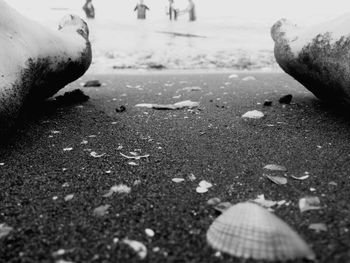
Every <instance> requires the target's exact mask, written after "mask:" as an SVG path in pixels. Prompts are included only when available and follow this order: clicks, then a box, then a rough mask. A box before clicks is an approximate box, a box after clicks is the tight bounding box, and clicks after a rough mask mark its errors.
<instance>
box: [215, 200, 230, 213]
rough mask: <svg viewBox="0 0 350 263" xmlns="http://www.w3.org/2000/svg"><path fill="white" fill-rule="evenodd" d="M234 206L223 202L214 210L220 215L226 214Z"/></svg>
mask: <svg viewBox="0 0 350 263" xmlns="http://www.w3.org/2000/svg"><path fill="white" fill-rule="evenodd" d="M231 206H232V204H231V203H230V202H221V203H219V204H217V205H216V206H214V209H215V210H216V211H218V212H220V213H223V212H225V211H226V210H227V209H229V208H230V207H231Z"/></svg>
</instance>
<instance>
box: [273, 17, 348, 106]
mask: <svg viewBox="0 0 350 263" xmlns="http://www.w3.org/2000/svg"><path fill="white" fill-rule="evenodd" d="M349 26H350V17H349V14H344V15H342V16H340V17H338V18H336V19H333V20H331V21H327V22H324V23H322V24H319V25H312V26H308V27H299V26H297V25H295V24H293V23H291V22H290V21H288V20H286V19H281V20H279V21H277V22H276V23H275V24H274V25H273V26H272V28H271V36H272V38H273V40H274V42H275V48H274V53H275V58H276V61H277V62H278V64H279V65H280V67H281V68H282V69H283V70H284V71H285V72H286V73H288V74H289V75H291V76H292V77H293V78H295V79H296V80H297V81H299V82H300V83H301V84H302V85H304V86H305V87H306V88H307V89H308V90H310V91H311V92H312V93H313V94H314V95H315V96H316V97H318V98H319V99H321V100H324V101H325V102H328V103H331V104H335V105H337V104H343V105H347V106H349V105H350V78H349V74H350V71H349V55H350V44H349V43H350V42H349V40H350V31H349Z"/></svg>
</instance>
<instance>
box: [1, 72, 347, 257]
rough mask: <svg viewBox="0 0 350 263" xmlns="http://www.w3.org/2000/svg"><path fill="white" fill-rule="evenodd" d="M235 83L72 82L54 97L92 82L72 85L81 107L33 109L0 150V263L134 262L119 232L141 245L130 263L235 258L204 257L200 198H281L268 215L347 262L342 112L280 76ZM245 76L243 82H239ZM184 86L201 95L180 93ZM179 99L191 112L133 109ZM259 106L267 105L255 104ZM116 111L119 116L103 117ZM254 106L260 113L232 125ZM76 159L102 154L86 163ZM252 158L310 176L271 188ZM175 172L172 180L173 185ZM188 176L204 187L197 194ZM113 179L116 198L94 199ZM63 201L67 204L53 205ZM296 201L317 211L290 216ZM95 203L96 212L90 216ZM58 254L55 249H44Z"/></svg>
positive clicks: (144, 78) (160, 79)
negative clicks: (319, 228) (313, 204)
mask: <svg viewBox="0 0 350 263" xmlns="http://www.w3.org/2000/svg"><path fill="white" fill-rule="evenodd" d="M238 75H239V78H237V79H229V78H228V76H229V74H164V73H162V74H153V73H150V74H138V75H132V74H125V75H115V76H112V75H108V76H85V77H84V78H83V79H82V80H79V81H77V82H75V83H73V84H72V85H70V86H69V87H68V88H66V89H65V90H63V92H64V91H67V90H72V89H76V88H81V87H80V85H79V83H80V82H83V81H86V80H91V79H99V80H100V81H101V82H104V83H106V86H102V87H99V88H82V89H83V90H84V92H85V93H86V94H88V95H89V96H90V97H91V99H90V100H89V101H87V102H85V103H81V104H75V105H72V106H60V105H57V103H54V101H48V102H46V103H44V104H43V105H40V107H39V109H40V110H38V112H37V113H36V114H33V113H32V114H29V116H28V117H27V119H26V121H25V122H24V123H23V124H22V125H21V127H19V129H18V131H17V132H16V133H14V134H13V136H12V139H11V141H10V142H9V143H8V144H7V145H5V146H2V147H1V149H0V163H4V165H2V166H0V174H1V176H0V200H1V208H0V209H1V210H0V223H6V224H7V225H9V226H11V227H13V231H12V232H11V233H10V234H9V235H8V236H6V237H4V238H2V239H1V240H0V244H1V245H0V262H55V261H58V260H59V259H64V260H66V261H71V262H75V263H78V262H139V261H140V260H139V259H138V257H137V256H136V255H135V253H134V252H133V251H132V250H131V249H130V248H129V247H128V246H127V245H124V244H122V242H121V240H122V239H124V238H126V237H128V238H129V239H132V240H137V241H140V242H142V243H143V244H145V245H146V246H147V248H148V255H147V258H146V259H144V261H143V262H152V263H153V262H201V263H202V262H246V261H244V260H240V259H235V258H233V257H230V256H227V255H221V256H215V251H214V250H212V249H211V248H210V247H209V246H208V245H207V244H206V238H205V235H206V231H207V229H208V227H209V225H210V224H211V223H212V222H213V220H214V218H215V217H217V215H218V213H217V212H216V211H215V210H214V209H213V208H212V207H210V206H208V205H207V200H208V199H210V198H212V197H219V198H221V199H222V200H223V201H230V202H232V203H238V202H241V201H246V200H249V199H255V198H256V197H257V196H258V195H260V194H264V195H265V198H266V199H270V200H275V201H280V200H286V201H288V202H290V204H289V206H287V205H282V206H281V207H279V208H276V209H275V213H276V214H277V215H278V216H279V217H281V218H282V219H283V220H285V221H286V222H288V223H289V224H290V225H291V226H293V227H294V228H295V229H296V230H297V232H298V233H300V234H301V235H302V236H303V237H304V238H305V240H306V241H307V242H308V243H309V244H310V246H311V247H312V248H313V249H314V251H315V253H316V255H317V258H318V260H319V261H318V262H350V232H349V229H350V178H349V171H350V162H349V160H350V152H349V145H350V136H349V131H350V122H349V118H348V117H347V116H345V114H344V113H342V112H341V111H336V110H332V109H330V108H329V107H327V106H326V105H324V104H322V103H321V102H320V101H319V100H317V99H316V98H315V97H314V96H313V95H312V94H311V93H309V92H308V91H307V90H306V89H304V88H303V87H302V86H300V85H299V84H298V83H297V82H295V81H294V80H293V79H291V78H289V77H288V76H286V75H284V74H259V73H249V74H248V73H246V74H243V73H238ZM249 75H253V76H255V78H256V80H249V81H242V78H243V77H245V76H249ZM225 83H226V84H225ZM127 85H130V86H131V87H129V86H127ZM138 85H139V86H138ZM192 86H198V87H201V88H202V91H190V92H187V91H181V89H182V88H184V87H192ZM135 87H136V88H135ZM63 92H62V93H61V94H63ZM286 94H292V95H293V101H292V104H291V105H286V106H285V107H283V106H282V105H281V104H279V103H278V100H279V98H280V97H281V96H283V95H286ZM177 95H182V96H181V98H178V99H173V98H172V97H173V96H177ZM185 99H191V100H193V101H200V110H194V111H188V110H175V111H158V110H153V109H145V108H135V107H134V105H135V104H137V103H142V102H145V103H150V102H152V103H153V102H154V103H173V102H177V101H180V100H185ZM264 100H272V101H273V104H272V106H271V107H263V105H262V104H258V103H263V102H264ZM122 105H124V106H125V107H126V111H125V112H121V113H117V112H116V111H115V109H116V108H119V107H120V106H122ZM254 109H256V110H261V111H263V112H264V113H265V114H266V117H264V118H263V119H259V120H247V119H242V118H241V115H242V114H244V113H245V112H247V111H249V110H254ZM53 131H59V132H60V133H55V132H53ZM91 135H95V137H89V136H91ZM83 140H87V141H88V143H87V144H86V145H85V144H81V143H82V141H83ZM119 146H122V147H123V148H122V149H120V148H118V147H119ZM67 147H72V148H73V150H72V151H64V150H63V149H64V148H67ZM89 149H90V150H89ZM135 149H139V150H136V151H140V152H141V154H149V155H150V156H149V158H147V159H141V160H136V161H135V162H136V163H137V164H138V165H137V166H132V165H129V164H128V161H129V160H127V159H126V158H124V157H122V156H121V155H120V153H124V154H127V155H130V154H129V152H131V151H135ZM90 151H95V152H96V153H97V154H102V153H106V155H105V156H103V157H101V158H93V157H91V156H90ZM266 164H280V165H284V166H286V167H287V168H288V171H287V176H288V177H290V176H292V175H294V176H302V175H304V174H305V172H308V173H309V174H310V177H309V178H308V179H307V180H305V181H297V180H293V179H289V180H288V184H287V185H276V184H274V183H272V182H271V181H269V180H268V179H267V178H265V177H263V173H264V170H263V167H264V166H265V165H266ZM108 171H110V173H108ZM191 174H193V175H195V177H196V180H194V181H191V180H189V179H188V177H189V175H191ZM175 177H182V178H184V179H185V181H184V182H182V183H174V182H172V180H171V179H172V178H175ZM201 180H207V181H209V182H211V183H212V184H213V185H214V186H213V187H212V188H210V189H209V191H208V192H207V193H204V194H199V193H197V192H196V187H197V185H198V183H199V182H200V181H201ZM330 182H333V183H331V184H329V183H330ZM121 183H123V184H126V185H128V186H129V187H131V193H130V194H114V195H113V196H112V197H109V198H106V197H103V195H104V194H105V193H107V192H108V190H109V189H110V187H111V186H113V185H118V184H121ZM310 188H314V189H315V191H311V190H310ZM69 194H74V197H73V199H72V200H70V201H65V200H64V198H65V196H67V195H69ZM308 195H312V196H318V197H319V198H320V200H321V205H322V208H323V209H321V210H315V211H308V212H304V213H300V211H299V208H298V200H299V199H300V198H302V197H304V196H308ZM107 204H109V205H110V206H111V207H110V209H109V210H108V213H107V214H106V215H105V216H103V217H96V216H94V215H93V210H94V209H95V208H96V207H98V206H100V205H107ZM311 223H325V224H326V225H327V227H328V231H326V232H320V233H316V232H315V231H314V230H311V229H308V226H309V225H310V224H311ZM146 228H150V229H152V230H154V232H155V236H154V237H153V238H151V237H147V235H146V234H145V229H146ZM115 238H119V240H120V241H119V242H113V239H115ZM115 241H116V239H115ZM60 249H64V251H63V252H64V253H63V255H55V253H54V252H57V251H58V250H60ZM247 262H250V261H247ZM296 262H303V261H302V260H299V261H296Z"/></svg>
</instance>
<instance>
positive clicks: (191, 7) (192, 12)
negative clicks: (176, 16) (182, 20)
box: [186, 0, 197, 21]
mask: <svg viewBox="0 0 350 263" xmlns="http://www.w3.org/2000/svg"><path fill="white" fill-rule="evenodd" d="M186 10H187V12H188V14H189V20H190V21H196V19H197V17H196V6H195V4H194V3H193V0H188V7H187V9H186Z"/></svg>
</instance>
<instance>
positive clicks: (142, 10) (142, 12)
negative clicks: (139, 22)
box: [134, 0, 149, 19]
mask: <svg viewBox="0 0 350 263" xmlns="http://www.w3.org/2000/svg"><path fill="white" fill-rule="evenodd" d="M136 10H137V19H146V11H147V10H149V8H148V6H146V5H145V4H144V3H143V0H140V2H139V3H138V4H137V5H136V7H135V9H134V12H135V11H136Z"/></svg>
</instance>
